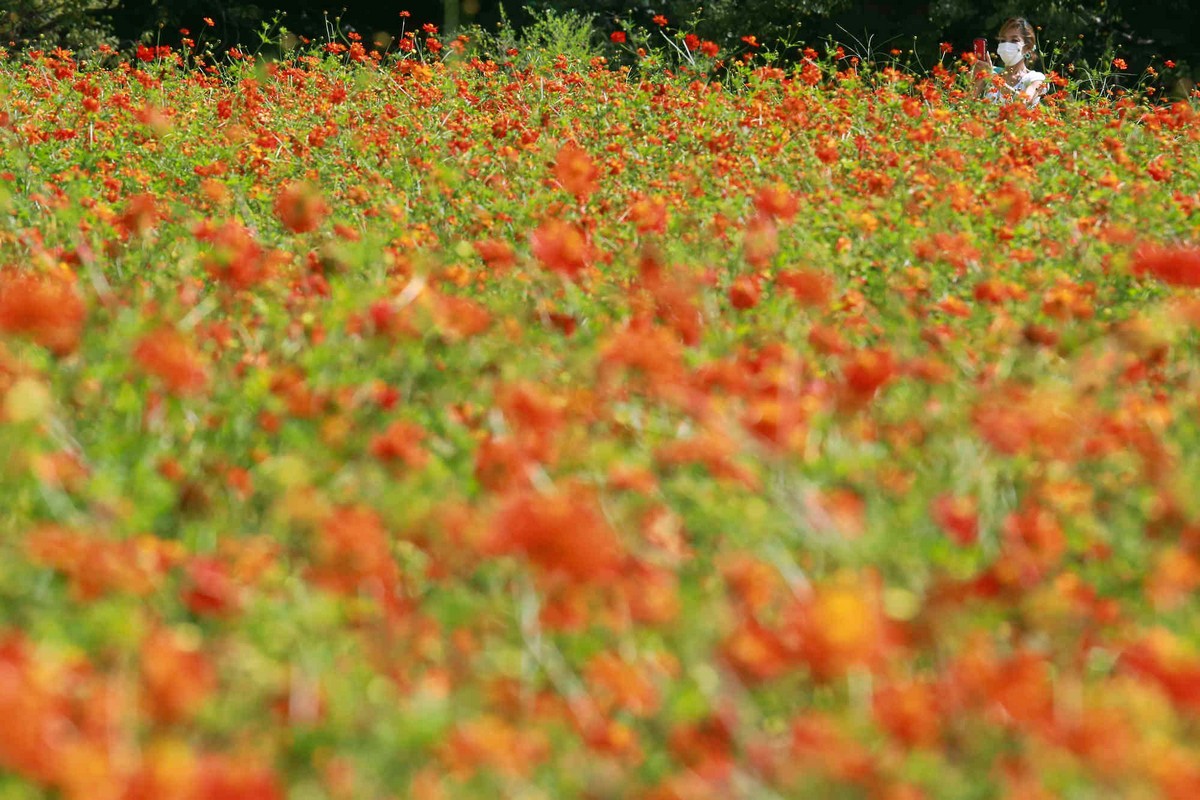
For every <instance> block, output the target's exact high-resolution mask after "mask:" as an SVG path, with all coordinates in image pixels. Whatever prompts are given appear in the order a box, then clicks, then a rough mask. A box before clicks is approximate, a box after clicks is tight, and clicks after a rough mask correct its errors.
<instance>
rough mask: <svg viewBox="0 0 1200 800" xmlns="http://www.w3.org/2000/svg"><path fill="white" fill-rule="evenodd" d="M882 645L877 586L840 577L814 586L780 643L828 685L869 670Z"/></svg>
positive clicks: (862, 577)
mask: <svg viewBox="0 0 1200 800" xmlns="http://www.w3.org/2000/svg"><path fill="white" fill-rule="evenodd" d="M884 640H885V630H884V620H883V615H882V611H881V607H880V596H879V586H878V581H877V580H875V579H874V578H873V576H867V575H856V574H849V573H846V574H843V575H840V576H838V577H836V578H835V579H833V580H832V581H830V582H827V583H825V584H822V585H820V586H817V587H816V589H815V591H814V592H813V594H812V596H811V597H808V598H805V599H804V600H801V601H799V602H798V603H797V604H796V607H795V610H794V611H793V613H792V616H791V619H790V620H789V622H788V625H787V628H786V633H785V636H784V642H785V643H786V644H788V645H789V647H790V649H791V650H792V651H793V652H794V653H795V655H796V656H797V657H799V658H800V660H801V661H803V662H804V663H805V664H807V665H808V668H809V670H810V671H811V673H812V675H813V677H814V678H815V679H817V680H822V681H824V680H830V679H833V678H836V677H838V676H840V675H843V674H845V672H846V670H848V669H850V668H851V667H854V666H870V665H872V664H874V663H875V662H876V661H877V659H878V658H879V656H880V655H881V654H882V650H883V646H884V643H885V642H884Z"/></svg>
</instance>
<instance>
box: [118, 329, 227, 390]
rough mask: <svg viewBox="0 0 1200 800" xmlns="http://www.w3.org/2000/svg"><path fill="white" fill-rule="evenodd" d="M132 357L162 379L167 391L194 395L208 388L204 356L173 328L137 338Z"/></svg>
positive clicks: (144, 368) (146, 369) (143, 367)
mask: <svg viewBox="0 0 1200 800" xmlns="http://www.w3.org/2000/svg"><path fill="white" fill-rule="evenodd" d="M133 358H134V360H135V361H136V362H137V363H138V365H139V366H141V368H142V369H143V370H144V371H145V372H146V373H147V374H149V375H153V376H154V377H156V378H158V379H159V380H160V381H162V383H163V385H164V386H165V387H166V389H167V391H168V392H171V393H172V394H175V395H191V394H198V393H200V392H203V391H204V390H205V389H206V388H207V387H208V379H209V376H208V368H207V366H206V365H205V363H204V357H203V356H202V355H201V354H200V352H199V351H197V350H196V348H195V346H194V345H192V343H191V342H189V341H188V340H187V339H185V338H184V337H183V336H182V335H181V334H180V333H179V332H178V331H176V330H174V329H172V328H160V329H158V330H157V331H155V332H153V333H148V334H146V335H145V336H143V337H142V338H141V339H139V340H138V343H137V346H136V347H134V349H133Z"/></svg>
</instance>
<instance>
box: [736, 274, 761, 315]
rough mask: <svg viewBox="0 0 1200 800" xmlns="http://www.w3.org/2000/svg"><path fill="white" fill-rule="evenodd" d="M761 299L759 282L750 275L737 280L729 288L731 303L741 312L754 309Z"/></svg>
mask: <svg viewBox="0 0 1200 800" xmlns="http://www.w3.org/2000/svg"><path fill="white" fill-rule="evenodd" d="M761 297H762V291H761V290H760V289H759V288H758V282H757V281H755V280H754V278H752V277H750V276H748V275H742V276H740V277H738V278H736V279H735V280H734V282H733V285H732V286H730V287H729V303H730V305H732V306H733V307H734V308H736V309H737V310H739V311H745V310H747V309H751V308H754V307H755V306H756V305H758V301H759V299H760V298H761Z"/></svg>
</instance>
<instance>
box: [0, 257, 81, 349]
mask: <svg viewBox="0 0 1200 800" xmlns="http://www.w3.org/2000/svg"><path fill="white" fill-rule="evenodd" d="M86 313H87V312H86V309H85V308H84V305H83V301H82V300H80V299H79V295H78V294H76V292H75V286H74V281H73V280H71V279H68V278H66V277H59V276H54V277H52V276H48V275H36V276H35V275H29V274H24V273H18V272H0V333H16V334H21V335H23V336H27V337H29V338H30V339H32V340H33V341H35V342H37V343H38V344H40V345H42V346H43V347H45V348H46V349H48V350H50V351H51V352H52V353H54V354H55V355H58V356H64V355H67V354H69V353H71V352H73V351H74V350H75V348H77V347H78V346H79V336H80V333H81V332H82V330H83V319H84V316H85V315H86Z"/></svg>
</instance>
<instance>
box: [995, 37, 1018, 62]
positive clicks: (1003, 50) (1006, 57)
mask: <svg viewBox="0 0 1200 800" xmlns="http://www.w3.org/2000/svg"><path fill="white" fill-rule="evenodd" d="M996 52H997V53H999V54H1000V58H1001V60H1003V61H1004V65H1005V66H1006V67H1012V66H1016V65H1017V64H1019V63H1021V61H1022V59H1024V58H1025V53H1024V48H1023V47H1021V45H1019V44H1017V43H1016V42H1001V43H1000V44H998V45H996Z"/></svg>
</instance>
